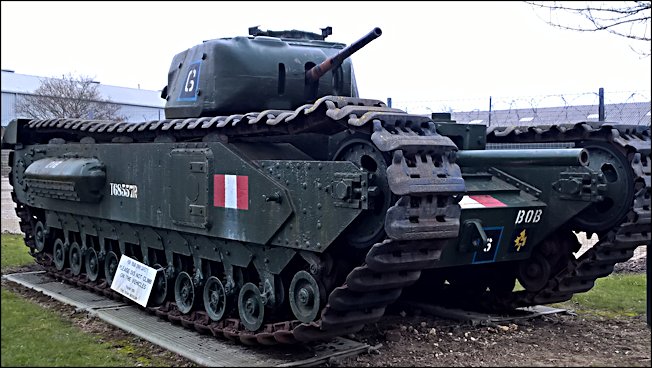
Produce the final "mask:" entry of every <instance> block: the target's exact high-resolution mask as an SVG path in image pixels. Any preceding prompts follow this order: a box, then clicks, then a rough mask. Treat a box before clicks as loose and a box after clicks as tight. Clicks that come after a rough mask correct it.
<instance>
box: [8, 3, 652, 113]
mask: <svg viewBox="0 0 652 368" xmlns="http://www.w3.org/2000/svg"><path fill="white" fill-rule="evenodd" d="M1 7H2V9H1V12H0V14H1V17H2V21H1V22H0V24H1V27H2V32H1V36H2V41H1V43H0V45H1V47H2V52H1V53H0V55H1V57H2V69H10V70H14V71H15V72H16V73H22V74H30V75H38V76H45V77H53V76H54V77H56V76H61V75H62V74H65V73H69V72H70V73H74V74H80V75H87V76H92V77H95V79H96V80H98V81H100V82H101V83H103V84H109V85H116V86H123V87H132V88H138V86H140V88H143V89H153V90H160V89H161V88H162V87H163V86H164V85H165V84H166V82H167V71H168V68H169V66H170V62H171V61H172V57H173V56H174V55H175V54H177V53H179V52H181V51H183V50H185V49H187V48H190V47H192V46H194V45H196V44H199V43H201V42H202V41H203V40H208V39H213V38H220V37H231V36H238V35H247V33H248V27H250V26H257V25H258V26H260V28H261V29H263V30H267V29H270V30H282V29H301V30H306V31H312V32H317V33H319V32H320V28H323V27H326V26H332V27H333V35H332V36H330V37H329V38H328V39H327V40H329V41H337V42H343V43H346V44H349V43H351V42H353V41H355V40H357V39H359V38H360V37H362V36H364V35H365V34H367V33H368V32H369V31H371V30H372V29H373V28H374V27H380V28H381V29H382V32H383V34H382V36H381V37H380V38H378V39H376V40H374V41H373V42H371V43H370V44H369V45H368V46H367V47H365V48H363V49H362V50H360V51H359V52H358V53H356V54H355V55H354V56H353V57H352V60H353V63H354V68H355V73H356V78H357V81H358V87H359V91H360V95H361V96H362V97H367V98H376V99H380V100H383V101H385V100H386V99H387V98H388V97H392V99H393V100H394V101H401V103H403V101H408V102H412V103H417V104H418V103H419V102H420V101H441V100H452V101H457V100H469V101H474V100H475V101H477V104H478V105H480V106H479V107H480V108H485V105H486V102H485V100H488V96H495V97H494V98H496V99H498V98H506V97H508V96H545V95H559V94H578V93H579V94H581V93H593V92H597V90H598V88H599V87H604V88H605V90H606V92H607V94H608V93H609V92H615V91H641V92H644V94H646V96H647V99H649V97H650V93H649V90H650V83H651V77H650V69H651V67H650V57H647V58H641V57H640V56H639V55H638V54H636V53H635V52H634V51H632V50H631V49H630V45H635V46H639V47H640V43H638V44H634V43H633V42H634V41H630V40H628V39H625V38H622V37H618V36H615V35H611V34H608V33H606V32H574V31H567V30H561V29H557V28H554V27H551V26H549V25H547V24H546V23H545V22H544V21H543V20H542V19H541V18H539V16H538V15H537V14H539V13H538V12H535V10H534V9H533V8H532V7H531V6H530V5H528V4H525V3H522V2H403V1H402V2H392V1H390V2H385V1H383V2H366V1H365V2H319V1H310V2H280V1H273V2H253V1H243V2H88V3H86V2H7V1H2V3H1ZM647 47H648V50H649V47H650V46H649V42H648V44H647ZM426 103H427V102H426ZM397 107H400V106H397Z"/></svg>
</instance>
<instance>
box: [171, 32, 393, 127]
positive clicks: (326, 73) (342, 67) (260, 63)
mask: <svg viewBox="0 0 652 368" xmlns="http://www.w3.org/2000/svg"><path fill="white" fill-rule="evenodd" d="M331 32H332V29H331V27H327V28H324V29H323V30H322V34H321V35H319V34H316V33H311V32H303V31H297V30H290V31H261V30H259V29H258V27H252V28H250V29H249V34H250V35H249V37H241V36H240V37H233V38H220V39H215V40H210V41H204V42H203V43H202V44H201V45H197V46H194V47H192V48H190V49H188V50H186V51H183V52H181V53H179V54H177V55H176V56H175V57H174V59H173V60H172V64H171V65H170V70H169V72H168V84H167V86H166V87H165V88H164V89H163V91H162V93H161V97H162V98H165V99H166V101H167V102H166V104H165V116H166V117H167V118H168V119H171V118H172V119H176V118H188V117H202V116H215V115H227V114H237V113H247V112H251V111H263V110H280V109H296V108H297V107H299V106H301V105H303V104H306V103H309V102H311V101H314V100H316V99H318V98H320V97H323V96H326V95H334V96H345V97H357V95H358V91H357V87H356V84H355V76H354V74H353V67H352V65H351V62H350V60H348V59H347V58H348V57H349V56H351V55H352V54H353V53H354V52H356V51H358V50H359V49H361V48H362V47H364V46H365V45H367V44H368V43H369V42H371V41H372V40H374V39H376V38H378V37H379V36H380V35H381V34H382V31H381V30H380V28H378V27H376V28H374V29H373V30H372V31H371V32H369V33H368V34H367V35H366V36H365V37H363V38H361V39H360V40H358V41H356V42H354V43H352V44H351V45H350V46H348V47H346V48H344V46H345V45H344V44H342V43H336V42H328V41H325V39H326V37H327V36H328V35H330V34H331Z"/></svg>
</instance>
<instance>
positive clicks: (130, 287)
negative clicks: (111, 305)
mask: <svg viewBox="0 0 652 368" xmlns="http://www.w3.org/2000/svg"><path fill="white" fill-rule="evenodd" d="M155 278H156V270H155V269H154V268H151V267H149V266H147V265H145V264H143V263H140V262H138V261H137V260H135V259H133V258H130V257H127V256H125V255H124V254H123V255H122V256H121V257H120V263H118V269H117V270H116V272H115V276H114V277H113V282H112V283H111V289H113V290H115V291H116V292H118V293H120V294H122V295H124V296H126V297H127V298H129V299H131V300H133V301H135V302H136V303H138V304H140V305H142V306H143V307H146V306H147V300H148V299H149V294H150V293H151V292H152V286H154V279H155Z"/></svg>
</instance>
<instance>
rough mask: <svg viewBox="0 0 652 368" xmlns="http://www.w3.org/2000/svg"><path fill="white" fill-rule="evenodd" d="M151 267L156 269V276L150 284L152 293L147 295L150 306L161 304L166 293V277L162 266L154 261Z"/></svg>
mask: <svg viewBox="0 0 652 368" xmlns="http://www.w3.org/2000/svg"><path fill="white" fill-rule="evenodd" d="M153 267H154V269H155V270H156V277H155V278H154V285H153V286H152V295H151V296H150V297H149V303H150V306H152V307H158V306H159V305H161V304H163V302H164V301H165V299H166V297H167V295H168V278H167V275H166V274H165V268H163V266H161V265H160V264H158V263H156V264H154V266H153Z"/></svg>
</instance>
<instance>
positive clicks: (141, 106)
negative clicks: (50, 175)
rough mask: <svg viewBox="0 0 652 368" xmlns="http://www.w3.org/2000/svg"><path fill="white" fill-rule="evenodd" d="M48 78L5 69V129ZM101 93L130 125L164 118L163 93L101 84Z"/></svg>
mask: <svg viewBox="0 0 652 368" xmlns="http://www.w3.org/2000/svg"><path fill="white" fill-rule="evenodd" d="M43 79H49V78H46V77H38V76H34V75H26V74H19V73H15V72H13V71H11V70H2V84H1V86H2V126H3V127H5V126H7V124H9V122H10V121H11V120H13V119H15V118H23V117H24V116H18V114H17V112H16V102H17V101H18V100H19V99H20V98H21V97H22V96H25V95H32V94H33V93H34V91H35V90H36V89H37V88H38V87H39V86H40V85H41V80H43ZM98 91H99V92H100V95H101V96H102V98H103V99H105V100H109V101H110V102H112V103H114V104H116V105H119V106H120V110H119V111H118V114H119V115H121V116H124V117H125V118H126V120H125V121H128V122H139V121H147V120H161V119H164V118H165V112H164V109H163V108H164V106H165V100H164V99H162V98H161V91H151V90H145V89H136V88H126V87H117V86H108V85H104V84H101V83H98Z"/></svg>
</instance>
